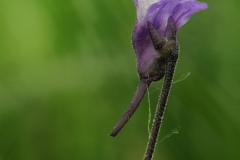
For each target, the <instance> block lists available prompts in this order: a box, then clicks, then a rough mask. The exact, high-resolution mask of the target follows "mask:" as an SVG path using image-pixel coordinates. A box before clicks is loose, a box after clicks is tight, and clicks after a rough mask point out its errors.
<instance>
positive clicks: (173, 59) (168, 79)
mask: <svg viewBox="0 0 240 160" xmlns="http://www.w3.org/2000/svg"><path fill="white" fill-rule="evenodd" d="M177 59H178V54H175V53H173V54H170V55H169V57H168V59H167V65H166V69H165V78H164V84H163V87H162V92H161V96H160V99H159V103H158V107H157V109H156V113H155V117H154V122H153V126H152V130H151V136H150V138H149V142H148V146H147V150H146V153H145V155H144V160H151V159H152V157H153V154H154V150H155V147H156V142H157V139H158V135H159V131H160V127H161V123H162V119H163V114H164V110H165V106H166V103H167V99H168V95H169V92H170V89H171V84H172V79H173V74H174V70H175V66H176V63H177Z"/></svg>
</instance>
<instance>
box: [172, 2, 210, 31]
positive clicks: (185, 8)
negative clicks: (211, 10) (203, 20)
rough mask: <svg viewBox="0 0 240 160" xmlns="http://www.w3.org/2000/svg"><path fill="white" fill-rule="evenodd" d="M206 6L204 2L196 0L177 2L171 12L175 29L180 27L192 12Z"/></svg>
mask: <svg viewBox="0 0 240 160" xmlns="http://www.w3.org/2000/svg"><path fill="white" fill-rule="evenodd" d="M207 7H208V6H207V4H206V3H200V2H197V1H188V2H184V3H179V4H178V5H177V6H176V7H175V8H174V9H173V11H172V13H171V15H172V16H173V17H174V21H175V23H176V26H177V29H180V28H181V27H182V26H183V25H184V24H185V23H186V22H187V21H188V20H189V18H190V17H191V16H192V15H193V14H194V13H196V12H199V11H201V10H204V9H206V8H207Z"/></svg>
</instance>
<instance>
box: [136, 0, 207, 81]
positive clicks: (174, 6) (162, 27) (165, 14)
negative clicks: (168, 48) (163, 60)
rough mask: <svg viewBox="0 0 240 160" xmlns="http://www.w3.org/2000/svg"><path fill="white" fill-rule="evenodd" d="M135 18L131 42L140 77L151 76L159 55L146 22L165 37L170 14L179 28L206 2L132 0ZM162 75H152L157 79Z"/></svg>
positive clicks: (203, 6) (201, 8)
mask: <svg viewBox="0 0 240 160" xmlns="http://www.w3.org/2000/svg"><path fill="white" fill-rule="evenodd" d="M134 2H135V5H136V8H137V20H136V24H135V27H134V30H133V34H132V44H133V47H134V50H135V53H136V58H137V69H138V73H139V76H140V79H146V78H151V75H152V74H151V73H150V71H151V70H152V69H151V66H152V63H153V62H154V60H155V59H157V58H158V57H159V56H161V53H160V54H159V53H158V52H157V51H156V49H155V48H154V46H153V43H152V40H151V38H150V35H149V29H148V25H147V22H150V23H151V24H152V25H153V26H154V27H155V28H156V29H157V30H158V31H159V32H160V34H161V35H162V36H163V37H165V36H166V28H167V23H168V18H169V17H170V16H172V18H173V20H174V22H175V25H176V30H179V29H180V27H181V26H183V25H184V24H185V23H186V22H187V21H188V20H189V18H190V17H191V16H192V15H193V14H194V13H196V12H198V11H200V10H204V9H206V8H207V7H208V6H207V4H206V3H201V2H197V1H195V0H134ZM162 77H163V75H162V76H160V77H157V78H156V77H155V78H154V77H153V80H154V79H156V80H159V79H161V78H162Z"/></svg>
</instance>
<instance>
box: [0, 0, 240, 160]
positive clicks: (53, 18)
mask: <svg viewBox="0 0 240 160" xmlns="http://www.w3.org/2000/svg"><path fill="white" fill-rule="evenodd" d="M206 2H207V3H208V4H209V8H208V9H207V10H205V11H202V12H199V13H197V14H196V15H194V16H193V17H192V19H191V20H190V21H189V22H188V23H187V24H186V25H185V26H184V27H183V28H181V29H180V31H179V39H180V43H181V53H180V59H179V62H178V65H177V69H176V74H175V77H174V81H177V80H178V79H179V78H180V77H181V76H183V75H186V74H187V73H189V72H190V73H191V74H190V76H188V78H187V79H185V80H183V81H180V82H177V83H175V84H173V88H172V90H171V95H170V98H169V101H168V104H167V110H166V113H165V116H164V121H163V125H162V130H161V133H160V137H159V143H158V146H157V149H156V153H155V157H154V159H156V160H157V159H166V160H215V159H217V160H226V159H228V160H235V159H239V157H240V152H239V150H240V138H239V135H240V116H239V115H240V67H239V59H240V54H239V51H240V45H239V39H240V32H239V28H240V20H239V14H240V9H239V8H240V2H238V1H236V0H235V1H234V0H229V1H224V0H218V1H216V0H215V1H210V0H206ZM134 21H135V7H134V4H133V1H132V0H128V1H126V0H125V1H123V0H118V1H113V0H87V1H84V0H62V1H57V0H32V1H30V0H1V1H0V159H1V160H48V159H49V160H79V159H82V160H113V159H114V160H137V159H142V157H143V154H144V152H145V147H146V144H147V140H148V131H147V126H148V114H149V111H148V110H149V103H148V100H147V96H146V97H145V99H144V101H143V102H142V104H141V106H140V107H139V109H138V110H137V112H136V113H135V115H134V116H133V118H132V119H131V120H130V121H129V123H128V124H127V125H126V126H125V128H124V129H123V130H122V131H121V132H120V134H119V135H118V136H117V137H115V138H112V137H110V136H108V134H109V132H110V130H111V129H112V128H113V126H114V125H115V123H116V122H117V120H118V119H119V118H120V116H121V115H122V113H123V111H124V110H125V108H126V107H127V106H128V103H129V102H130V100H131V98H132V96H133V93H134V91H135V89H136V85H137V82H138V75H137V72H136V64H135V55H134V51H133V49H132V46H131V41H130V40H131V32H132V28H133V25H134ZM161 85H162V82H158V83H154V84H152V86H151V88H150V90H149V95H150V106H151V111H152V114H153V113H154V110H155V106H156V104H157V100H158V95H159V93H160V88H161ZM174 130H177V131H178V134H172V136H170V137H169V138H166V139H164V137H166V136H168V135H169V134H171V133H173V132H174ZM162 139H164V140H163V141H161V140H162ZM160 141H161V142H160Z"/></svg>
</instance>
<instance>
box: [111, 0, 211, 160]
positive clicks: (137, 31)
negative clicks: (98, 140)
mask: <svg viewBox="0 0 240 160" xmlns="http://www.w3.org/2000/svg"><path fill="white" fill-rule="evenodd" d="M134 3H135V6H136V11H137V19H136V23H135V26H134V30H133V34H132V44H133V48H134V51H135V53H136V60H137V70H138V74H139V78H140V81H139V84H138V87H137V91H136V93H135V95H134V97H133V100H132V101H131V103H130V105H129V107H128V108H127V110H126V111H125V113H124V114H123V115H122V118H121V119H120V121H119V122H118V123H117V125H116V126H115V127H114V129H113V130H112V132H111V133H110V135H111V136H116V135H117V134H118V132H119V131H120V130H121V129H122V127H123V126H124V125H125V124H126V123H127V122H128V120H129V119H130V117H131V116H132V115H133V113H134V112H135V110H136V109H137V107H138V106H139V104H140V102H141V100H142V98H143V96H144V94H145V93H146V91H147V88H148V87H149V85H150V84H151V82H153V81H158V80H160V79H162V78H163V77H165V78H164V84H163V88H162V92H161V95H160V100H159V104H158V108H157V110H156V115H155V118H154V123H153V128H152V131H151V137H150V139H149V144H148V148H147V151H146V154H145V159H146V160H147V159H151V158H152V154H153V151H154V147H155V143H156V139H157V136H158V132H159V128H160V125H161V121H162V117H163V112H164V109H165V105H166V102H167V98H168V94H169V91H170V87H171V83H172V78H173V74H174V69H175V66H176V62H177V60H178V56H179V45H178V38H177V31H178V30H179V29H180V28H181V27H182V26H183V25H184V24H185V23H186V22H187V21H188V20H189V19H190V17H191V16H192V15H193V14H194V13H196V12H198V11H201V10H204V9H206V8H207V7H208V6H207V4H206V3H202V2H198V1H195V0H134Z"/></svg>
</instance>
